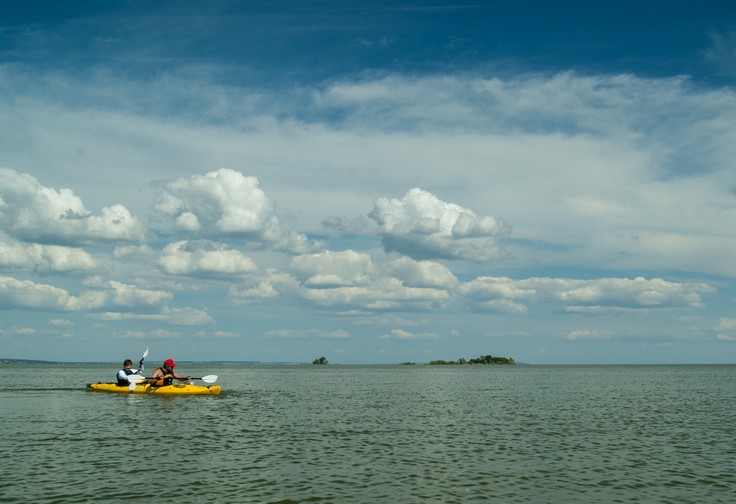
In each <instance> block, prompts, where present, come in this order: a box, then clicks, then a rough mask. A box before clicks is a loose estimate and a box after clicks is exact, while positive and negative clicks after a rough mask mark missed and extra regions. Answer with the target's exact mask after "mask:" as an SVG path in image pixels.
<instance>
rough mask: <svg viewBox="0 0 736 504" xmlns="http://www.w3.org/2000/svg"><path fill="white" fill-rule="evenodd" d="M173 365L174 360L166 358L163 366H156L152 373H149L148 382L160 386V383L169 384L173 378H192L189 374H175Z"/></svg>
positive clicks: (186, 379) (174, 364) (182, 379)
mask: <svg viewBox="0 0 736 504" xmlns="http://www.w3.org/2000/svg"><path fill="white" fill-rule="evenodd" d="M175 367H176V362H174V359H166V360H165V361H164V364H163V366H161V367H160V368H157V369H156V370H155V371H154V372H153V374H151V377H150V378H149V379H148V383H150V384H151V385H155V386H157V387H161V386H162V385H171V384H172V383H173V382H174V379H176V380H180V381H189V380H191V379H192V377H191V376H181V375H180V374H177V372H176V371H174V368H175Z"/></svg>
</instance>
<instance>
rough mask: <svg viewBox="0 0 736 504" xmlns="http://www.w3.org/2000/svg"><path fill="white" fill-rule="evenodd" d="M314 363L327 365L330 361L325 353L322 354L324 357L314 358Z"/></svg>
mask: <svg viewBox="0 0 736 504" xmlns="http://www.w3.org/2000/svg"><path fill="white" fill-rule="evenodd" d="M312 364H318V365H327V364H329V362H328V361H327V357H325V356H324V355H323V356H322V357H320V358H319V359H314V360H313V361H312Z"/></svg>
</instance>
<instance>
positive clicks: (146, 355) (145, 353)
mask: <svg viewBox="0 0 736 504" xmlns="http://www.w3.org/2000/svg"><path fill="white" fill-rule="evenodd" d="M146 357H148V347H146V351H145V352H143V357H141V359H145V358H146Z"/></svg>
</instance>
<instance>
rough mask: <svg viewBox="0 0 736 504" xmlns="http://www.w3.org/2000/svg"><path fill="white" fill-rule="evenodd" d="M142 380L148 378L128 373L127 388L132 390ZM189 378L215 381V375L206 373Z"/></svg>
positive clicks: (208, 381) (207, 381) (209, 381)
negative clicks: (199, 376)
mask: <svg viewBox="0 0 736 504" xmlns="http://www.w3.org/2000/svg"><path fill="white" fill-rule="evenodd" d="M144 380H148V378H146V377H145V376H143V375H130V376H128V381H129V382H130V385H129V387H128V388H130V390H133V389H135V386H136V384H138V383H140V382H142V381H144ZM190 380H201V381H203V382H205V383H215V382H216V381H217V375H206V376H202V377H201V378H190Z"/></svg>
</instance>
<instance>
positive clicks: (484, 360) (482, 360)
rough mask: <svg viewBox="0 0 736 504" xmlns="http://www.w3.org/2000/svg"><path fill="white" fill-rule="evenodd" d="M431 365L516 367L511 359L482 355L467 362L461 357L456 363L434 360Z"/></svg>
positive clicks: (430, 362)
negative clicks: (498, 365) (499, 365)
mask: <svg viewBox="0 0 736 504" xmlns="http://www.w3.org/2000/svg"><path fill="white" fill-rule="evenodd" d="M429 364H430V365H434V366H447V365H464V364H501V365H515V364H516V361H514V359H513V358H511V357H493V356H492V355H481V356H480V357H478V358H477V359H470V360H466V359H465V357H461V358H460V359H458V360H456V361H452V360H450V361H447V360H433V361H429Z"/></svg>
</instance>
